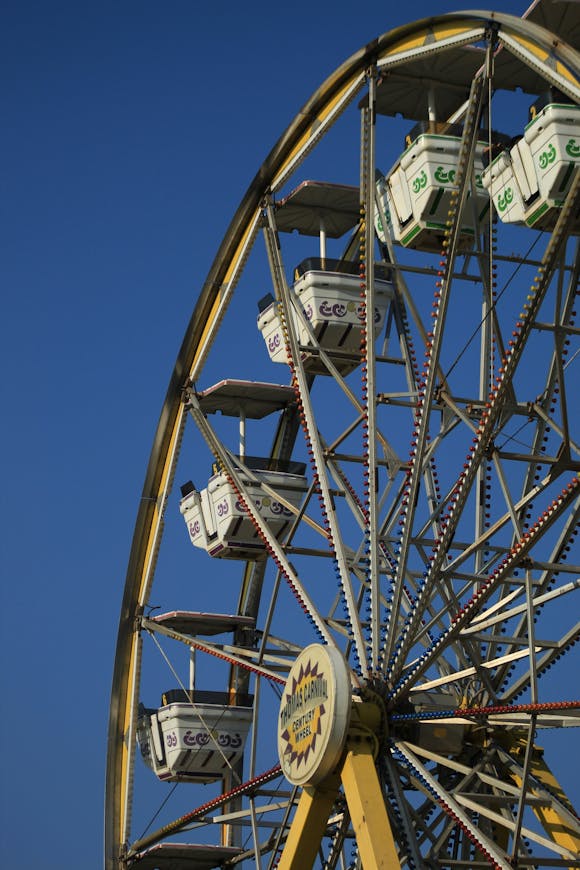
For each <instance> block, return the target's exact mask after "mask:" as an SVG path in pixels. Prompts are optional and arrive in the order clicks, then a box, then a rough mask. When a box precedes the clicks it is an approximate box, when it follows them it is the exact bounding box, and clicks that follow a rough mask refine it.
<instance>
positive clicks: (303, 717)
mask: <svg viewBox="0 0 580 870" xmlns="http://www.w3.org/2000/svg"><path fill="white" fill-rule="evenodd" d="M325 701H328V680H327V678H326V677H325V676H324V674H323V673H321V672H319V665H318V662H316V663H314V664H313V663H312V661H311V660H310V659H308V661H307V662H306V664H305V665H301V667H300V671H299V674H298V678H297V679H295V678H294V677H292V679H291V685H290V692H289V693H288V692H287V693H286V696H285V703H283V704H282V707H281V709H280V738H281V740H282V741H283V742H284V743H285V748H284V750H283V751H284V755H285V756H286V760H287V762H289V763H290V764H293V763H294V762H296V767H297V768H299V767H300V765H301V763H302V762H306V761H307V760H308V755H309V753H310V752H314V750H315V749H316V738H317V737H318V735H319V734H321V733H322V719H323V717H324V716H325V714H326V712H327V711H326V708H325V706H324V703H325Z"/></svg>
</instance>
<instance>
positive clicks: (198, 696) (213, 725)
mask: <svg viewBox="0 0 580 870" xmlns="http://www.w3.org/2000/svg"><path fill="white" fill-rule="evenodd" d="M190 698H191V700H190ZM174 699H175V700H174ZM244 700H245V701H246V704H245V705H232V704H228V696H227V694H226V693H224V692H193V693H189V694H188V693H186V692H183V691H181V690H177V689H176V690H174V691H172V692H168V693H167V695H166V696H164V701H167V703H164V704H163V705H162V706H161V707H160V708H159V709H153V710H152V709H147V708H144V707H142V708H141V710H140V716H139V724H138V741H139V747H140V749H141V754H142V756H143V759H144V761H145V763H146V764H147V765H148V766H149V767H150V768H151V770H153V772H154V773H155V775H156V776H158V777H159V779H163V780H168V781H170V782H175V781H177V780H194V781H196V782H214V781H215V780H218V779H220V778H221V777H223V776H224V775H225V774H226V773H227V772H228V771H229V770H230V769H231V768H233V767H235V766H236V764H238V762H239V761H240V760H241V758H242V756H243V752H244V747H245V743H246V738H247V736H248V731H249V729H250V725H251V722H252V707H251V703H252V701H251V698H248V697H247V698H245V699H244Z"/></svg>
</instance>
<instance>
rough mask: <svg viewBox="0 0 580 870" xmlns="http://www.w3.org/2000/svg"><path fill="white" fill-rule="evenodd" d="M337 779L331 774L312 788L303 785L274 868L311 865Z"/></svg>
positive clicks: (283, 869)
mask: <svg viewBox="0 0 580 870" xmlns="http://www.w3.org/2000/svg"><path fill="white" fill-rule="evenodd" d="M339 785H340V782H339V779H338V777H337V776H331V777H329V778H328V779H326V780H325V781H324V783H322V784H321V785H320V786H317V787H316V788H314V787H311V786H305V788H304V789H303V791H302V794H301V796H300V800H299V801H298V807H297V808H296V813H295V815H294V819H293V820H292V826H291V828H290V833H289V834H288V839H287V840H286V845H285V846H284V851H283V853H282V857H281V858H280V862H279V864H278V870H308V868H310V867H313V866H314V862H315V860H316V855H317V854H318V849H319V848H320V843H321V840H322V838H323V836H324V833H325V831H326V827H327V824H328V818H329V816H330V814H331V812H332V807H333V805H334V802H335V800H336V796H337V794H338V788H339Z"/></svg>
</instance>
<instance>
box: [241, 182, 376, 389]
mask: <svg viewBox="0 0 580 870" xmlns="http://www.w3.org/2000/svg"><path fill="white" fill-rule="evenodd" d="M275 220H276V228H277V230H278V231H279V232H285V233H294V232H297V233H300V235H303V236H311V237H316V238H318V240H319V253H320V256H319V257H311V258H310V259H308V260H304V261H303V262H302V263H301V264H300V265H299V266H298V267H297V269H296V270H295V273H294V281H293V284H292V286H291V288H290V293H291V295H292V299H293V300H294V301H295V302H296V308H294V307H293V310H292V314H291V317H292V321H293V327H294V334H295V335H296V337H297V341H298V344H299V351H298V352H299V353H300V357H301V359H302V362H303V365H304V368H305V370H306V371H307V372H308V373H309V374H322V375H328V374H329V369H328V366H327V365H326V364H325V361H324V359H323V354H326V355H327V356H328V358H329V359H330V360H331V362H332V365H333V366H334V367H335V368H336V369H337V370H338V371H339V372H340V373H341V374H342V375H345V374H347V373H348V372H350V371H353V369H356V368H357V367H358V366H359V365H360V364H361V327H362V325H363V323H364V308H363V306H362V300H361V278H360V272H359V261H358V257H357V255H358V247H357V245H356V244H354V246H353V244H352V243H353V237H351V239H350V242H349V244H348V245H347V249H346V250H347V252H348V256H347V255H346V254H345V256H344V257H343V258H342V259H340V260H337V259H333V258H331V257H328V256H327V239H329V238H332V239H339V238H341V237H342V236H344V235H345V234H346V233H347V232H348V231H349V230H353V229H354V228H355V227H357V225H358V223H359V221H360V191H359V189H358V188H357V187H351V186H348V185H344V184H328V183H327V182H321V181H304V182H302V184H300V185H298V187H297V188H296V189H295V190H293V191H292V192H291V193H290V194H289V195H288V196H287V197H285V199H283V200H282V201H281V202H280V203H278V204H277V206H276V213H275ZM354 240H355V242H356V237H354ZM390 279H391V272H390V270H389V269H388V268H387V267H384V266H379V265H377V266H375V281H374V309H375V312H374V317H375V332H376V334H377V335H378V333H379V332H380V330H381V328H382V326H383V324H384V321H385V315H386V311H387V306H388V304H389V301H390V299H391V297H392V292H393V290H392V283H391V280H390ZM258 305H259V309H260V313H259V315H258V329H259V330H260V332H261V333H262V336H263V338H264V341H265V343H266V347H267V349H268V354H269V356H270V359H271V360H272V361H273V362H276V363H284V364H287V363H288V362H289V358H288V354H287V347H286V339H285V335H284V330H283V326H282V323H281V320H280V311H279V306H278V304H277V303H276V302H275V301H274V298H273V296H272V295H271V294H269V295H268V296H266V297H264V299H262V300H261V301H260V302H259V303H258Z"/></svg>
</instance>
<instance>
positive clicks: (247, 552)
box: [179, 380, 307, 560]
mask: <svg viewBox="0 0 580 870" xmlns="http://www.w3.org/2000/svg"><path fill="white" fill-rule="evenodd" d="M198 401H199V405H200V408H201V409H202V410H203V411H204V413H206V414H211V413H216V412H218V411H219V412H220V413H221V414H223V415H225V416H235V417H239V421H240V445H239V454H238V457H237V460H236V466H237V469H236V471H237V473H238V475H239V477H240V479H241V481H242V484H243V489H244V494H243V496H242V494H241V493H240V492H238V490H237V489H236V487H235V486H234V484H233V482H232V480H231V478H230V477H229V476H228V474H227V473H226V472H225V471H223V470H219V469H218V468H217V467H216V466H214V472H213V474H212V476H211V477H210V479H209V482H208V485H207V487H205V488H204V489H201V490H197V489H196V488H195V487H194V485H193V483H191V481H188V483H186V484H184V485H183V486H182V487H181V494H182V498H181V502H180V505H179V509H180V511H181V514H182V516H183V518H184V520H185V524H186V526H187V530H188V533H189V538H190V541H191V543H192V544H193V545H194V547H201V548H202V549H204V550H205V551H206V552H207V553H208V554H209V555H210V556H215V557H218V558H220V559H252V560H256V559H261V558H264V557H265V556H266V553H267V550H266V545H265V543H264V540H263V537H262V536H261V535H260V533H259V530H258V528H257V527H256V524H255V522H254V520H253V518H252V516H251V514H250V513H249V511H248V509H247V507H246V504H247V503H251V504H253V505H254V506H255V507H256V508H257V510H258V513H259V514H260V517H261V519H262V520H264V522H265V524H266V526H267V530H268V532H269V533H271V534H272V535H274V537H276V538H278V539H280V538H282V537H283V536H284V534H285V533H286V532H287V531H288V530H289V528H290V525H291V523H292V521H293V519H294V517H295V516H296V513H297V511H298V508H299V506H300V503H301V501H302V498H303V497H304V493H305V492H306V489H307V482H306V477H305V475H304V471H305V464H304V463H301V462H292V461H288V460H281V459H275V458H264V457H255V456H246V444H245V441H246V420H247V419H256V420H257V419H261V418H262V417H265V416H267V415H268V414H271V413H272V412H274V411H279V410H282V409H283V408H285V407H287V406H288V405H289V404H292V403H293V402H294V401H295V396H294V391H293V390H292V388H291V387H285V386H281V385H278V384H264V383H257V382H255V381H251V382H250V381H237V380H227V381H221V382H220V383H219V384H216V385H215V386H213V387H210V388H209V389H207V390H205V391H204V392H203V393H200V394H199V395H198Z"/></svg>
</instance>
